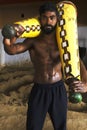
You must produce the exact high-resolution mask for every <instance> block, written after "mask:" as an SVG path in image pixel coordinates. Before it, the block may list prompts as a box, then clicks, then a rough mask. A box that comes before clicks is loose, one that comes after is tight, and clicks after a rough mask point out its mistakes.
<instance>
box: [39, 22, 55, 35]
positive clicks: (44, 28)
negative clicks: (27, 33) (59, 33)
mask: <svg viewBox="0 0 87 130" xmlns="http://www.w3.org/2000/svg"><path fill="white" fill-rule="evenodd" d="M56 26H57V24H56V25H55V26H52V25H47V24H46V25H44V26H41V30H42V31H43V32H44V33H45V34H48V35H49V34H51V33H52V32H53V31H55V28H56Z"/></svg>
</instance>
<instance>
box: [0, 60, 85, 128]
mask: <svg viewBox="0 0 87 130" xmlns="http://www.w3.org/2000/svg"><path fill="white" fill-rule="evenodd" d="M33 73H34V69H33V66H32V64H31V63H30V64H28V65H24V66H21V67H20V66H4V67H0V130H26V113H27V102H28V96H29V93H30V91H31V89H32V86H33ZM83 96H84V101H83V102H81V103H79V104H72V103H69V102H68V114H67V130H87V126H86V124H87V103H86V102H87V101H86V100H87V95H86V94H85V95H83ZM43 130H53V127H52V123H51V121H50V118H49V115H48V114H47V116H46V120H45V123H44V128H43Z"/></svg>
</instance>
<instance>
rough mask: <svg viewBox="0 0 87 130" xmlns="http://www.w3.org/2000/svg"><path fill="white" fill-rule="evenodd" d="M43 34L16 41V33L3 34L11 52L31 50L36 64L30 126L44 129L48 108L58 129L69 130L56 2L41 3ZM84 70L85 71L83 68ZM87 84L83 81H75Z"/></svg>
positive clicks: (29, 127) (28, 113)
mask: <svg viewBox="0 0 87 130" xmlns="http://www.w3.org/2000/svg"><path fill="white" fill-rule="evenodd" d="M39 14H40V23H41V29H42V31H41V34H40V35H39V36H38V37H36V38H27V39H25V40H24V41H23V43H20V44H19V43H17V44H15V41H16V39H17V38H16V37H14V38H12V39H7V38H4V41H3V43H4V49H5V51H6V52H7V53H8V54H10V55H14V54H19V53H22V52H25V51H27V50H28V51H29V53H30V57H31V61H32V63H33V65H34V68H35V75H34V86H33V88H32V90H31V94H30V97H29V103H28V112H27V130H42V127H43V123H44V120H45V117H46V113H47V112H48V113H49V115H50V117H51V121H52V123H53V127H54V129H55V130H66V115H67V94H66V89H65V86H64V82H63V81H62V71H61V62H60V56H59V51H58V47H57V41H56V32H55V28H56V25H57V22H58V12H57V8H56V5H54V4H52V3H46V4H44V5H42V6H41V7H40V10H39ZM84 72H85V71H84ZM78 84H81V85H83V86H84V84H83V83H82V82H81V81H80V82H78V83H76V85H78Z"/></svg>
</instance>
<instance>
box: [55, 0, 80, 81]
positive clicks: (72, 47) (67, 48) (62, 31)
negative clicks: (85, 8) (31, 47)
mask: <svg viewBox="0 0 87 130" xmlns="http://www.w3.org/2000/svg"><path fill="white" fill-rule="evenodd" d="M57 8H58V11H59V16H60V20H59V22H58V26H57V30H56V37H57V43H58V48H59V52H60V57H61V63H62V68H63V74H64V79H68V78H71V77H76V78H77V79H80V60H79V46H78V31H77V9H76V6H75V5H74V4H73V3H72V2H70V1H62V2H59V3H58V4H57Z"/></svg>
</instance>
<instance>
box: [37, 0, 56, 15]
mask: <svg viewBox="0 0 87 130" xmlns="http://www.w3.org/2000/svg"><path fill="white" fill-rule="evenodd" d="M46 11H54V12H55V13H56V15H57V16H59V15H58V10H57V7H56V4H54V3H52V2H46V3H44V4H43V5H41V6H40V8H39V14H40V16H41V15H42V14H43V13H45V12H46Z"/></svg>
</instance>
